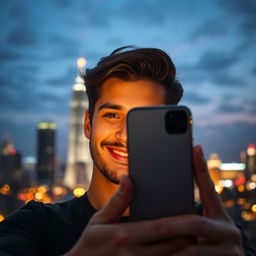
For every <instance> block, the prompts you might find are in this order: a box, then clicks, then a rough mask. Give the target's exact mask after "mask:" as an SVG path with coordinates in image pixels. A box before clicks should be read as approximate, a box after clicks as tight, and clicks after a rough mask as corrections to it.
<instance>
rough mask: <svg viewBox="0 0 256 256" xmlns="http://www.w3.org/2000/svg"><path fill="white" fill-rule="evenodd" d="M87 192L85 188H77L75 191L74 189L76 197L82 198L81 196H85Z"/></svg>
mask: <svg viewBox="0 0 256 256" xmlns="http://www.w3.org/2000/svg"><path fill="white" fill-rule="evenodd" d="M85 192H86V190H85V189H84V188H75V189H73V194H74V196H76V197H80V196H82V195H84V193H85Z"/></svg>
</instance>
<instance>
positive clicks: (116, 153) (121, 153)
mask: <svg viewBox="0 0 256 256" xmlns="http://www.w3.org/2000/svg"><path fill="white" fill-rule="evenodd" d="M106 148H107V150H108V151H109V153H110V154H111V155H112V156H113V157H114V158H115V159H117V160H120V161H122V162H123V161H124V162H127V161H128V152H127V151H126V150H120V149H117V148H112V147H108V146H107V147H106Z"/></svg>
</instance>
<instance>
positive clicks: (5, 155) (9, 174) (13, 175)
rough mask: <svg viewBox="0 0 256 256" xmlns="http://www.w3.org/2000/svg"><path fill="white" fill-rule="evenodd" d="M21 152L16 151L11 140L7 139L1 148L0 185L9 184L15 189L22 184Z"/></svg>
mask: <svg viewBox="0 0 256 256" xmlns="http://www.w3.org/2000/svg"><path fill="white" fill-rule="evenodd" d="M21 176H22V172H21V154H20V153H19V152H16V150H15V148H14V146H13V144H12V143H11V141H10V140H8V139H7V140H5V141H4V142H3V144H2V145H1V148H0V187H1V185H3V184H9V185H11V186H12V187H13V188H14V189H16V188H18V187H19V186H20V185H21V184H20V183H21Z"/></svg>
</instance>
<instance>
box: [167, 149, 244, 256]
mask: <svg viewBox="0 0 256 256" xmlns="http://www.w3.org/2000/svg"><path fill="white" fill-rule="evenodd" d="M193 162H194V169H195V177H196V181H197V184H198V186H199V191H200V198H201V201H202V205H203V209H204V217H200V216H181V217H180V218H179V219H178V220H176V222H169V221H168V220H166V224H165V225H164V226H165V232H166V236H168V237H170V236H176V237H179V236H189V237H191V236H192V237H195V238H196V239H197V241H198V243H197V244H193V245H192V246H190V247H187V248H184V249H183V250H180V251H179V252H177V253H176V254H174V255H175V256H182V255H207V256H211V255H214V256H216V255H244V251H243V248H242V243H241V233H240V231H239V230H238V228H237V227H236V226H235V224H234V223H233V221H232V219H231V218H230V216H229V215H228V214H227V213H226V211H225V209H224V207H223V204H222V202H221V199H220V198H219V196H218V194H217V193H216V191H215V188H214V184H213V182H212V180H211V178H210V176H209V173H208V169H207V164H206V161H205V159H204V156H203V152H202V149H201V147H200V146H195V147H194V151H193ZM174 230H175V231H176V232H173V231H174Z"/></svg>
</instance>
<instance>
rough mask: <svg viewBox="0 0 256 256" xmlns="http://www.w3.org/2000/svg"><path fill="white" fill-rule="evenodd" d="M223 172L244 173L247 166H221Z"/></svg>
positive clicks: (230, 164)
mask: <svg viewBox="0 0 256 256" xmlns="http://www.w3.org/2000/svg"><path fill="white" fill-rule="evenodd" d="M220 169H221V170H222V171H231V170H233V171H244V170H245V164H244V163H223V164H221V166H220Z"/></svg>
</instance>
